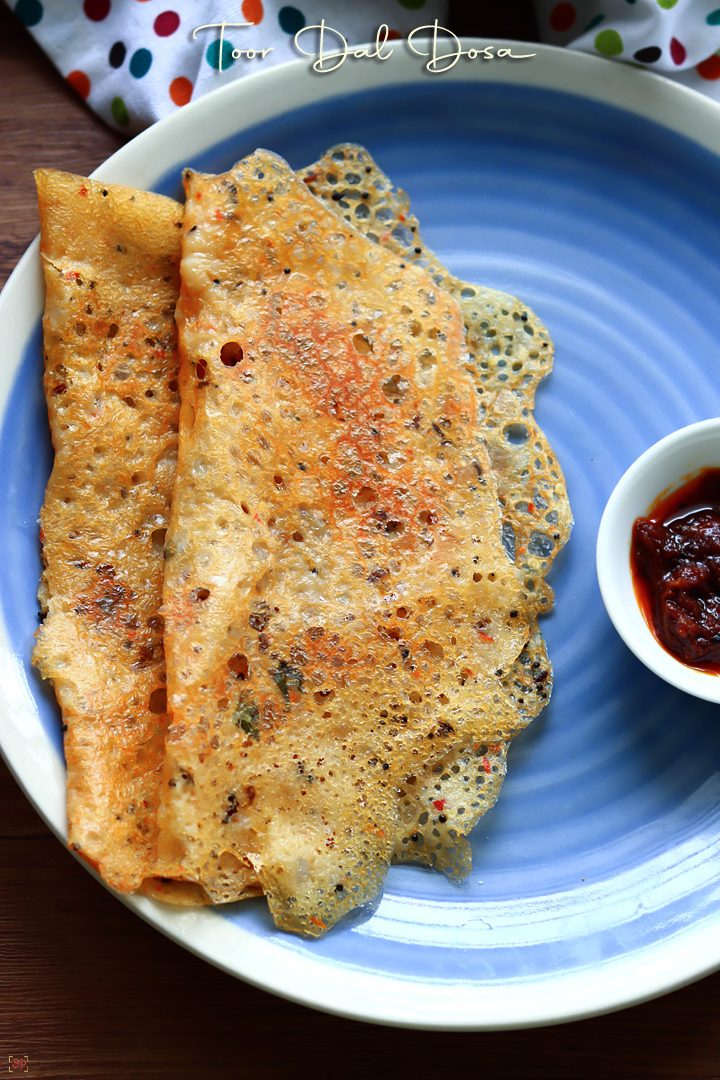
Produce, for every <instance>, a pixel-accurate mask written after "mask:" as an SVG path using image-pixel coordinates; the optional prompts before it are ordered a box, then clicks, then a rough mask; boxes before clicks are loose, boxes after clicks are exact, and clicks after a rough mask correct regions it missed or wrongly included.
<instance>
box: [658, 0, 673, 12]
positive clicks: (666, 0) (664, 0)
mask: <svg viewBox="0 0 720 1080" xmlns="http://www.w3.org/2000/svg"><path fill="white" fill-rule="evenodd" d="M657 2H658V7H661V8H664V9H665V11H669V10H670V8H674V7H675V5H676V4H677V2H678V0H657Z"/></svg>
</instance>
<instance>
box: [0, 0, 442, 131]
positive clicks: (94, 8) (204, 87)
mask: <svg viewBox="0 0 720 1080" xmlns="http://www.w3.org/2000/svg"><path fill="white" fill-rule="evenodd" d="M6 2H7V3H8V4H9V6H10V7H12V8H13V10H14V11H15V13H16V14H17V16H18V18H20V20H21V21H22V22H23V23H24V24H25V26H27V28H28V30H29V31H30V33H31V34H32V35H33V36H34V37H35V39H36V40H37V42H38V44H39V45H40V46H41V47H42V48H43V49H44V51H45V52H46V53H47V54H48V56H49V57H50V58H51V60H52V61H53V63H54V64H55V66H56V67H57V68H58V69H59V71H60V73H61V74H62V75H63V76H64V77H65V78H67V79H68V81H69V82H70V84H71V85H72V86H73V87H74V88H75V89H76V90H77V91H78V92H79V93H80V94H81V95H82V96H83V97H85V99H86V100H87V103H88V105H89V106H90V108H92V109H94V110H95V112H97V113H98V114H99V115H100V116H101V117H102V118H103V120H105V121H107V123H108V124H110V125H111V126H113V127H116V128H118V129H119V130H120V131H123V132H125V133H127V134H133V133H135V132H137V131H140V130H141V129H142V128H145V127H147V126H148V125H150V124H152V123H154V122H155V121H156V120H160V119H161V118H162V117H164V116H167V115H169V114H171V113H173V112H176V111H177V109H178V108H179V107H181V106H182V105H183V104H186V103H187V101H189V100H190V99H191V98H193V99H194V98H197V97H199V96H201V95H202V94H205V93H207V92H208V91H209V90H213V89H215V87H218V86H222V85H224V84H225V83H226V82H230V81H232V80H234V79H237V78H241V77H242V76H244V75H247V74H249V73H251V72H254V71H259V70H264V69H266V68H268V67H270V66H272V65H275V64H281V63H285V62H286V61H288V60H298V59H301V58H302V55H303V54H302V52H301V51H300V50H299V49H298V48H297V47H296V44H295V41H296V38H295V35H296V33H297V32H298V31H299V30H301V29H302V28H303V27H308V28H309V27H312V26H318V25H319V24H320V22H321V20H322V19H324V20H325V25H326V27H328V28H330V29H329V30H328V31H326V37H325V51H326V52H330V51H335V50H337V49H338V48H340V47H341V46H342V42H341V41H340V39H339V38H338V37H337V36H335V35H333V34H332V33H331V32H330V30H337V31H339V32H340V33H341V34H342V35H343V37H344V38H345V39H346V40H347V42H348V44H349V45H353V44H355V45H357V44H361V43H365V42H373V41H375V38H376V34H377V31H378V28H379V27H380V26H381V25H383V24H385V25H386V26H387V27H388V29H389V31H390V34H391V38H390V41H392V39H393V38H394V37H402V36H405V35H407V34H408V33H409V32H410V31H412V30H414V29H415V28H416V27H419V26H423V25H425V24H432V23H433V22H434V20H435V19H436V18H437V19H439V20H440V25H443V22H442V20H443V19H444V18H445V17H446V15H447V0H353V2H348V0H293V2H292V3H287V2H286V0H242V2H241V0H210V2H206V3H203V4H199V3H197V2H196V0H83V2H82V3H81V2H80V0H6ZM223 22H227V25H226V27H225V30H224V33H223V50H222V69H223V70H222V71H220V70H219V68H220V64H221V62H220V41H219V37H220V32H219V30H218V28H217V27H219V25H220V24H221V23H223ZM231 23H233V24H238V23H239V24H243V23H248V24H252V25H247V26H244V25H241V26H237V25H232V26H231V25H230V24H231ZM211 24H216V26H215V27H214V28H212V27H211ZM203 25H205V26H209V28H208V29H204V30H198V27H200V26H203ZM316 39H317V31H311V30H309V29H308V30H307V31H306V32H305V33H304V34H303V36H302V37H301V39H300V42H299V43H300V45H301V46H302V48H303V49H306V50H307V51H309V52H313V51H314V50H315V49H316V48H317V43H316ZM263 50H270V51H266V53H265V55H264V56H263V55H262V51H263ZM248 51H250V52H251V53H252V52H253V51H254V52H255V54H256V55H255V56H254V57H253V56H251V57H250V58H248V56H247V53H248ZM233 53H235V56H233ZM240 54H242V55H240ZM346 62H347V63H350V62H351V61H350V60H348V61H346ZM307 64H308V69H310V65H311V64H312V59H310V58H307ZM325 77H326V78H328V79H331V78H332V74H328V75H326V76H325Z"/></svg>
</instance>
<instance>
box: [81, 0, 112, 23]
mask: <svg viewBox="0 0 720 1080" xmlns="http://www.w3.org/2000/svg"><path fill="white" fill-rule="evenodd" d="M83 11H84V12H85V14H86V15H87V17H88V19H92V21H93V22H102V21H103V19H107V17H108V15H109V14H110V0H85V3H84V4H83Z"/></svg>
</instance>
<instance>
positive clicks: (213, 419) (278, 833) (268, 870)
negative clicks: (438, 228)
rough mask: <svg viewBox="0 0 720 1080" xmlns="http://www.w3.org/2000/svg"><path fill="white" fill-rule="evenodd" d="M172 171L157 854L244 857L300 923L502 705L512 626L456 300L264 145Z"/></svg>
mask: <svg viewBox="0 0 720 1080" xmlns="http://www.w3.org/2000/svg"><path fill="white" fill-rule="evenodd" d="M186 184H187V200H188V201H187V207H186V217H185V227H184V230H183V262H182V292H181V300H180V303H179V305H178V321H179V328H180V347H181V358H182V359H181V391H182V399H183V405H182V412H181V437H180V457H179V464H178V477H177V482H176V488H175V493H174V500H173V512H172V519H171V526H170V530H169V533H168V555H169V558H168V561H167V563H166V583H165V593H164V613H165V618H166V627H167V631H166V652H167V659H168V688H169V698H170V702H171V709H172V714H173V723H172V726H171V729H170V731H169V734H168V740H167V766H166V768H167V773H166V775H167V778H168V788H167V789H166V791H165V793H164V802H163V808H162V811H161V821H162V825H163V829H164V831H165V835H166V836H167V837H168V838H169V839H170V838H172V841H173V844H174V847H173V848H172V849H171V846H170V844H169V845H168V847H167V849H166V854H167V856H168V863H167V866H166V869H165V870H164V871H163V872H164V873H166V874H169V875H170V876H176V875H177V876H182V877H185V878H187V879H189V880H195V881H197V882H198V883H200V884H202V886H203V888H205V890H206V891H207V892H208V894H209V895H210V896H212V897H213V898H214V899H216V900H219V901H222V900H230V899H233V897H234V896H235V895H239V894H240V893H241V892H242V891H243V890H245V889H246V888H247V887H248V884H249V882H250V881H251V880H252V878H253V875H254V874H257V876H258V877H259V879H260V882H261V883H262V885H263V888H264V890H265V892H266V894H267V895H268V900H269V903H270V906H271V910H272V912H273V916H274V917H275V918H276V920H277V921H278V923H279V924H280V925H282V926H284V927H287V928H289V929H295V930H302V931H303V932H306V933H311V934H312V933H317V932H318V930H322V929H324V927H325V926H327V925H329V924H331V923H332V922H334V921H335V920H336V919H337V918H339V917H340V916H341V915H342V914H343V913H344V912H346V911H347V910H349V909H350V908H352V907H354V906H357V905H358V904H360V903H364V902H366V901H368V900H370V899H372V897H373V896H374V895H375V893H376V892H377V889H378V888H379V886H380V885H381V883H382V880H383V878H384V874H385V871H386V869H387V866H388V864H389V862H390V860H391V858H392V855H393V849H394V843H395V833H396V827H397V819H398V812H399V807H398V795H397V792H398V789H399V788H400V787H401V785H402V783H403V782H404V780H405V778H406V777H407V776H408V775H409V773H410V772H412V771H416V770H418V769H420V768H421V767H422V765H423V764H424V763H428V762H433V761H441V760H442V759H443V757H444V755H445V753H446V752H447V748H448V747H449V746H451V745H452V744H453V742H455V741H457V740H461V741H462V740H465V739H475V740H476V741H477V740H482V739H490V740H497V739H500V738H501V737H503V736H507V735H508V734H510V733H512V732H513V731H514V730H516V728H517V726H518V724H522V722H523V721H522V718H521V717H519V716H518V713H517V710H516V709H515V708H514V707H512V702H510V701H509V700H508V701H507V702H506V693H505V690H504V688H503V686H502V685H501V683H500V681H499V676H497V675H496V674H495V673H496V672H498V671H499V672H502V670H503V668H505V667H506V666H507V665H508V664H511V663H512V662H513V661H514V659H515V658H516V657H517V656H518V655H519V653H520V652H521V650H522V648H523V645H524V643H525V641H526V640H527V633H528V623H527V621H526V619H525V618H524V616H523V612H522V606H521V603H520V601H521V592H520V588H519V586H518V582H517V580H516V578H515V575H514V573H513V571H512V568H511V567H510V564H509V563H508V560H507V558H506V556H505V553H504V551H503V548H502V545H501V541H500V513H499V507H498V502H497V491H496V488H495V482H494V478H493V476H492V472H491V470H490V468H489V462H488V458H487V453H486V451H485V448H484V445H483V444H482V441H481V440H480V438H479V431H478V424H477V417H476V404H475V391H474V388H473V386H472V383H471V382H470V380H469V378H468V377H467V376H466V375H465V374H464V372H463V371H462V366H461V363H460V361H461V359H462V356H463V350H464V337H463V330H462V321H461V317H460V312H459V309H458V306H457V304H456V303H455V301H454V300H452V298H451V297H450V296H449V295H448V294H447V293H445V292H444V291H443V290H442V289H439V288H438V287H437V286H436V284H435V283H434V282H433V280H432V278H430V277H429V275H428V274H427V273H426V272H425V271H424V270H422V269H419V268H416V267H410V266H408V265H407V264H406V263H404V262H403V260H402V259H400V258H398V257H397V256H395V255H393V254H391V253H388V252H387V251H384V250H383V249H382V248H380V247H378V246H376V245H374V244H372V243H370V242H369V241H367V240H365V239H364V238H363V237H361V236H360V235H359V234H358V233H357V232H355V231H354V230H352V229H349V228H348V227H346V226H345V225H344V224H343V223H341V222H338V221H337V220H336V218H335V217H334V216H333V215H332V214H331V213H330V212H329V211H328V210H326V209H325V208H324V207H323V206H322V205H321V204H320V203H319V202H318V201H317V200H316V199H314V198H313V196H312V195H311V194H310V193H309V192H308V190H307V187H306V185H304V184H302V183H300V182H298V180H297V179H296V178H295V177H294V176H293V174H292V173H291V172H290V170H289V169H288V167H287V166H286V165H285V163H284V162H281V161H280V159H278V158H276V157H275V156H274V155H271V154H267V153H264V152H258V153H257V154H255V155H253V156H252V157H251V158H249V159H246V160H245V161H244V162H241V163H240V164H239V165H238V166H236V168H235V169H234V170H232V171H231V173H229V174H227V175H225V176H221V177H204V176H199V175H196V174H189V175H188V176H187V179H186ZM511 613H512V614H511Z"/></svg>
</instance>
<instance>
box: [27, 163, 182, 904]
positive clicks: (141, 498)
mask: <svg viewBox="0 0 720 1080" xmlns="http://www.w3.org/2000/svg"><path fill="white" fill-rule="evenodd" d="M36 180H37V187H38V196H39V203H40V219H41V257H42V264H43V271H44V275H45V283H46V289H47V300H46V307H45V317H44V320H43V330H44V348H45V379H44V385H45V393H46V397H47V403H48V412H49V417H50V428H51V433H52V441H53V446H54V448H55V463H54V467H53V471H52V475H51V477H50V481H49V484H48V487H47V491H46V495H45V502H44V505H43V509H42V513H41V525H42V541H43V559H44V563H45V571H44V575H43V582H42V585H41V590H40V599H41V603H42V605H43V609H44V611H45V612H46V618H45V621H44V623H43V625H42V626H41V628H40V630H39V631H38V634H37V646H36V648H35V652H34V657H33V659H34V663H35V664H36V665H37V666H38V668H39V669H40V671H41V673H42V674H43V676H44V677H45V678H48V679H51V680H52V681H53V683H54V685H55V691H56V694H57V697H58V701H59V703H60V706H61V708H62V714H63V722H64V725H65V728H66V730H65V756H66V760H67V771H68V781H67V782H68V796H67V807H68V833H69V843H70V844H71V845H72V846H73V848H75V849H76V850H77V851H79V852H80V854H82V856H83V857H84V858H86V859H87V860H88V861H89V862H90V863H92V864H93V865H95V866H97V867H98V868H99V870H100V872H101V873H102V875H103V877H104V878H105V880H106V881H107V882H108V883H109V884H110V885H112V886H113V887H114V888H116V889H119V890H121V891H127V890H131V889H134V888H136V887H137V886H138V885H139V884H140V882H141V880H142V879H143V878H144V877H146V876H147V875H148V874H149V873H151V872H152V869H153V863H154V858H155V849H156V843H157V802H158V795H159V783H160V771H161V768H162V761H163V757H164V751H163V737H164V732H165V727H166V716H165V714H164V713H165V710H164V705H163V699H164V677H165V676H164V657H163V651H162V623H161V620H159V619H158V609H159V604H160V596H161V589H162V575H163V538H164V529H165V527H166V524H167V518H168V512H169V505H170V494H171V489H172V480H173V476H174V472H175V465H176V456H177V412H178V405H177V383H176V381H175V380H176V378H177V353H176V333H175V327H174V319H173V313H174V305H175V300H176V297H177V292H178V287H179V280H178V271H179V254H180V224H181V219H182V208H181V207H180V206H179V205H178V204H177V203H174V202H172V201H171V200H170V199H165V198H162V197H161V196H158V195H152V194H147V193H145V192H139V191H135V190H133V189H131V188H123V187H119V186H114V185H109V184H107V185H106V184H102V183H100V182H98V181H93V180H87V179H84V178H82V177H77V176H72V175H70V174H68V173H58V172H52V171H48V170H40V171H39V172H37V173H36Z"/></svg>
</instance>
